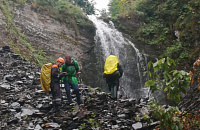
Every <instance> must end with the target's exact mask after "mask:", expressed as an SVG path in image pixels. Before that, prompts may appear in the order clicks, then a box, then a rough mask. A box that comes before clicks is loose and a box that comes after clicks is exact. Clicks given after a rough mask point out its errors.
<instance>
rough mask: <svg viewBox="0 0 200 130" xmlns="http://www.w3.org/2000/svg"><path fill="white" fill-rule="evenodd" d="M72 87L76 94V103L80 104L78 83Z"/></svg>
mask: <svg viewBox="0 0 200 130" xmlns="http://www.w3.org/2000/svg"><path fill="white" fill-rule="evenodd" d="M73 89H74V92H75V94H76V99H77V103H78V105H80V104H81V100H80V93H79V88H78V84H77V85H73Z"/></svg>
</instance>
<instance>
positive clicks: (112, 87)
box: [108, 82, 119, 100]
mask: <svg viewBox="0 0 200 130" xmlns="http://www.w3.org/2000/svg"><path fill="white" fill-rule="evenodd" d="M108 87H109V91H110V92H111V97H112V99H114V100H117V91H118V89H119V82H116V83H108Z"/></svg>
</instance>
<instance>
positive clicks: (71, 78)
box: [61, 58, 79, 85]
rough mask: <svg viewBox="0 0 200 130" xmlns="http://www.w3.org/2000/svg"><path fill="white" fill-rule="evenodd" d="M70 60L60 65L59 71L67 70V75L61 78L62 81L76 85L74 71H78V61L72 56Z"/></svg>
mask: <svg viewBox="0 0 200 130" xmlns="http://www.w3.org/2000/svg"><path fill="white" fill-rule="evenodd" d="M71 61H72V62H71V63H69V64H67V63H66V62H65V63H64V64H63V65H62V67H61V72H67V75H66V76H64V77H63V78H62V82H68V83H70V84H72V85H77V84H78V80H77V78H76V77H75V76H76V73H77V72H79V65H78V62H77V61H76V60H75V59H74V58H72V60H71Z"/></svg>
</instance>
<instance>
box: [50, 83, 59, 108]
mask: <svg viewBox="0 0 200 130" xmlns="http://www.w3.org/2000/svg"><path fill="white" fill-rule="evenodd" d="M51 90H52V98H53V100H52V102H53V109H54V112H59V111H60V106H61V91H60V84H59V83H54V84H53V85H52V87H51Z"/></svg>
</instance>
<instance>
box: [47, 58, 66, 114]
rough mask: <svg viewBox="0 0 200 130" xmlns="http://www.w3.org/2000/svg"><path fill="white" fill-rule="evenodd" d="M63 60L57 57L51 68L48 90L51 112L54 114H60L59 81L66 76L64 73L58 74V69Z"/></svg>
mask: <svg viewBox="0 0 200 130" xmlns="http://www.w3.org/2000/svg"><path fill="white" fill-rule="evenodd" d="M64 62H65V61H64V59H63V58H61V57H59V58H58V59H57V62H56V64H53V65H52V67H51V84H50V88H51V91H52V99H53V110H54V112H60V105H61V91H60V80H61V78H62V77H63V76H64V75H66V74H67V73H66V72H63V73H60V70H59V68H60V67H61V66H62V65H63V64H64Z"/></svg>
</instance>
